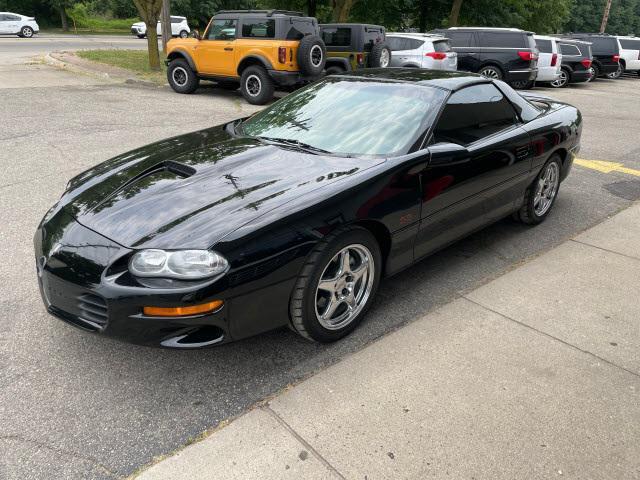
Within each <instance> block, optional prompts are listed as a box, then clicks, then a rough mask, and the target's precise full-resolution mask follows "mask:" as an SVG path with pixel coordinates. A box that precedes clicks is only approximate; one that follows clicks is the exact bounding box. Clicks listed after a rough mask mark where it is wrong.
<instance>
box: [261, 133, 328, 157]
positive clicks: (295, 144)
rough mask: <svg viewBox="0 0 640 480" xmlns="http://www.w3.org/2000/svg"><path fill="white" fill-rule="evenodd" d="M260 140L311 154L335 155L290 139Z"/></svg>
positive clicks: (270, 138) (267, 138)
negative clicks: (296, 148)
mask: <svg viewBox="0 0 640 480" xmlns="http://www.w3.org/2000/svg"><path fill="white" fill-rule="evenodd" d="M257 138H259V139H260V140H265V141H267V142H273V143H279V144H281V145H287V146H289V147H298V148H300V149H302V150H305V151H308V152H310V153H329V154H331V155H335V154H334V153H333V152H330V151H329V150H325V149H323V148H318V147H314V146H313V145H309V144H308V143H303V142H300V141H298V140H292V139H290V138H276V137H257Z"/></svg>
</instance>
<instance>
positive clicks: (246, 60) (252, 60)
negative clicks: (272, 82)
mask: <svg viewBox="0 0 640 480" xmlns="http://www.w3.org/2000/svg"><path fill="white" fill-rule="evenodd" d="M256 63H258V64H260V65H262V66H263V67H264V68H266V69H267V70H273V65H271V62H270V61H269V60H267V59H266V58H264V57H261V56H260V55H247V56H246V57H243V59H242V60H240V63H238V70H237V73H238V75H240V76H241V75H242V71H243V70H244V69H245V68H247V67H248V66H251V65H255V64H256Z"/></svg>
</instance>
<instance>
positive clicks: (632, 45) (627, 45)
mask: <svg viewBox="0 0 640 480" xmlns="http://www.w3.org/2000/svg"><path fill="white" fill-rule="evenodd" d="M620 46H621V47H622V48H624V49H625V50H640V40H628V39H626V38H621V39H620Z"/></svg>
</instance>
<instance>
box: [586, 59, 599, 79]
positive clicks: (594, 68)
mask: <svg viewBox="0 0 640 480" xmlns="http://www.w3.org/2000/svg"><path fill="white" fill-rule="evenodd" d="M590 69H591V78H589V80H588V81H589V82H595V81H596V80H597V79H598V77H599V76H600V69H599V68H598V66H597V65H595V64H593V63H592V64H591V68H590Z"/></svg>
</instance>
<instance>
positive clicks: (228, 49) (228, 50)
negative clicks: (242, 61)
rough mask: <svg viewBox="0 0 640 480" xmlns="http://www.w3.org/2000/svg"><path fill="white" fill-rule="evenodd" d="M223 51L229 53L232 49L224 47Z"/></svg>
mask: <svg viewBox="0 0 640 480" xmlns="http://www.w3.org/2000/svg"><path fill="white" fill-rule="evenodd" d="M224 49H225V50H226V51H227V52H231V51H233V48H232V47H224Z"/></svg>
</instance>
